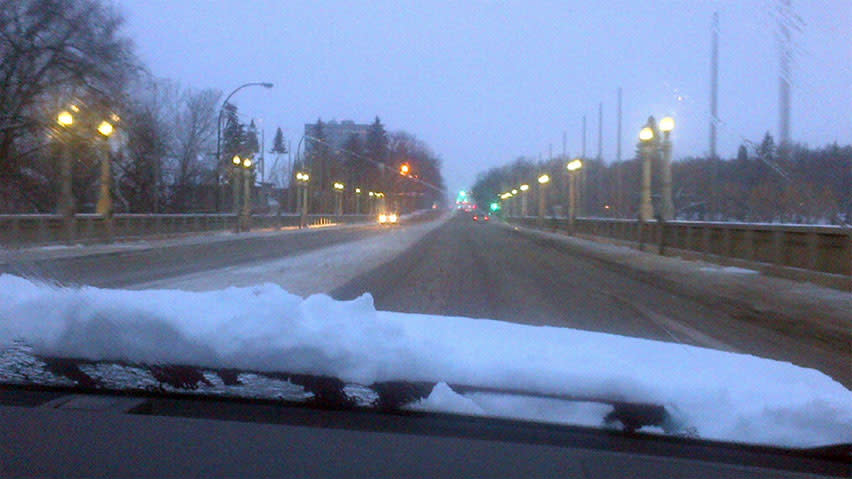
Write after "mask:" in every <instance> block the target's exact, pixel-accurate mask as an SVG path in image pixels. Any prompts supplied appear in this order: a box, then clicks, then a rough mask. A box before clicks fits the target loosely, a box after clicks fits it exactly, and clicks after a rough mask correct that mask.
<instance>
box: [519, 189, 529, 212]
mask: <svg viewBox="0 0 852 479" xmlns="http://www.w3.org/2000/svg"><path fill="white" fill-rule="evenodd" d="M519 189H520V190H521V216H522V217H526V216H527V191H528V190H529V189H530V185H528V184H526V183H524V184H523V185H521V187H520V188H519Z"/></svg>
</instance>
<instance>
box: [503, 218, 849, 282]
mask: <svg viewBox="0 0 852 479" xmlns="http://www.w3.org/2000/svg"><path fill="white" fill-rule="evenodd" d="M509 221H511V222H516V223H519V224H523V225H525V226H531V227H537V226H542V227H543V228H546V229H551V230H563V231H567V232H569V233H573V234H576V235H580V236H594V237H605V238H611V239H614V240H619V241H624V242H629V243H632V244H635V245H644V246H645V247H646V249H651V248H656V249H658V250H672V249H673V250H678V251H681V252H683V251H686V252H694V253H697V254H699V255H701V256H704V257H707V258H708V259H712V258H713V257H716V258H727V259H732V260H740V261H742V262H745V263H763V264H770V265H775V266H779V267H786V268H797V269H803V270H809V271H815V272H819V273H826V274H832V275H845V276H852V230H850V229H849V228H844V227H841V226H816V225H792V224H768V223H727V222H704V221H667V222H664V223H663V222H658V221H650V222H645V223H644V224H642V223H640V222H639V221H638V220H627V219H611V218H577V219H575V221H574V225H573V231H570V229H571V225H570V224H569V221H568V219H567V218H545V219H544V222H543V223H542V224H539V222H538V218H535V217H523V218H520V217H518V218H510V219H509Z"/></svg>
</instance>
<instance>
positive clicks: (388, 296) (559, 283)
mask: <svg viewBox="0 0 852 479" xmlns="http://www.w3.org/2000/svg"><path fill="white" fill-rule="evenodd" d="M364 292H370V293H371V294H372V295H373V297H374V300H375V304H376V308H377V309H380V310H390V311H401V312H410V313H430V314H439V315H458V316H468V317H476V318H490V319H498V320H505V321H514V322H521V323H528V324H535V325H552V326H561V327H571V328H578V329H585V330H590V331H600V332H607V333H614V334H620V335H628V336H635V337H642V338H648V339H656V340H663V341H670V342H672V341H673V342H681V343H684V344H691V345H697V346H704V347H711V348H714V349H722V350H728V351H734V352H741V353H748V354H754V355H757V356H762V357H767V358H773V359H778V360H784V361H790V362H793V363H796V364H799V365H802V366H806V367H812V368H816V369H819V370H821V371H823V372H825V373H826V374H828V375H830V376H832V377H833V378H834V379H835V380H838V381H839V382H841V383H842V384H844V385H845V386H846V387H847V388H852V352H850V344H849V342H848V336H846V337H843V338H840V339H836V340H835V339H833V338H828V339H826V338H824V337H821V336H820V334H818V333H817V332H813V334H812V332H810V331H808V330H807V328H798V329H797V330H793V331H791V330H786V329H783V328H781V327H776V325H775V323H774V322H773V321H771V320H768V319H767V318H763V317H760V316H759V313H756V312H754V311H749V310H746V309H745V308H742V309H740V310H737V309H736V308H735V307H732V306H731V305H725V307H724V308H723V307H720V304H719V301H718V298H716V297H712V296H708V297H707V298H706V299H702V298H696V297H695V295H694V293H691V294H686V293H684V292H681V291H678V290H677V288H672V287H671V286H670V285H663V284H656V282H655V281H653V280H652V279H649V278H647V277H643V276H641V275H636V274H635V273H634V272H632V271H630V270H628V269H626V268H623V267H621V266H620V265H618V264H613V263H607V262H602V261H599V260H595V259H591V258H589V257H587V256H585V255H583V254H582V253H581V252H580V251H579V250H577V249H575V248H572V246H571V245H570V244H569V243H566V242H564V241H559V240H558V239H553V238H546V237H545V238H543V237H541V236H538V235H534V234H530V233H529V232H525V231H523V230H515V229H513V228H510V227H508V226H506V225H503V224H498V223H496V222H495V223H491V224H480V223H475V222H473V221H471V219H470V218H469V216H467V215H457V216H455V217H454V218H453V219H451V220H450V221H448V222H447V223H446V224H444V225H443V226H442V227H440V228H437V229H435V230H433V231H432V232H431V233H430V234H428V235H427V236H426V237H424V238H423V239H422V240H421V241H420V242H419V243H417V244H415V245H414V246H413V247H412V248H411V249H410V250H409V251H408V252H407V253H406V254H404V255H402V256H401V257H399V258H397V259H396V260H395V261H392V262H389V263H386V264H385V265H383V266H381V267H379V268H377V269H376V270H374V271H370V272H369V273H367V274H364V275H361V276H360V277H357V278H355V279H353V280H351V281H350V282H349V283H347V284H345V285H343V286H341V287H339V288H337V289H336V290H334V291H332V292H331V294H332V296H334V297H335V298H337V299H351V298H354V297H356V296H358V295H360V294H361V293H364ZM780 323H781V322H780V321H779V322H778V324H780ZM697 373H700V372H697Z"/></svg>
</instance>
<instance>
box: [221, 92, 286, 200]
mask: <svg viewBox="0 0 852 479" xmlns="http://www.w3.org/2000/svg"><path fill="white" fill-rule="evenodd" d="M250 86H262V87H263V88H272V87H273V86H275V85H273V84H272V83H269V82H249V83H244V84H242V85H240V86H238V87H237V88H234V90H233V91H232V92H231V93H229V94H228V96H227V97H225V101H223V102H222V106H221V107H219V116H218V118H217V121H216V190H217V191H221V188H220V185H219V183H220V182H221V176H220V173H219V172H220V171H221V170H220V168H221V165H222V112H224V111H225V105H227V104H228V100H230V99H231V97H232V96H234V94H236V93H237V92H238V91H240V90H242V89H243V88H246V87H250ZM220 195H221V193H220V194H217V195H216V211H219V206H220V205H219V203H220V199H219V197H220Z"/></svg>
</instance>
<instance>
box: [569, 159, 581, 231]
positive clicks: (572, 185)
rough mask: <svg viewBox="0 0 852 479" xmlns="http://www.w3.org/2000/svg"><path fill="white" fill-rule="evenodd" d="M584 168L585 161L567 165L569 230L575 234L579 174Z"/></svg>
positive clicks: (576, 160) (576, 161)
mask: <svg viewBox="0 0 852 479" xmlns="http://www.w3.org/2000/svg"><path fill="white" fill-rule="evenodd" d="M582 168H583V160H581V159H579V158H575V159H573V160H571V161H569V162H568V164H567V165H565V169H567V170H568V228H569V230H570V232H571V233H572V234H573V233H574V218H575V216H576V214H577V172H579V171H580V170H581V169H582Z"/></svg>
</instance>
